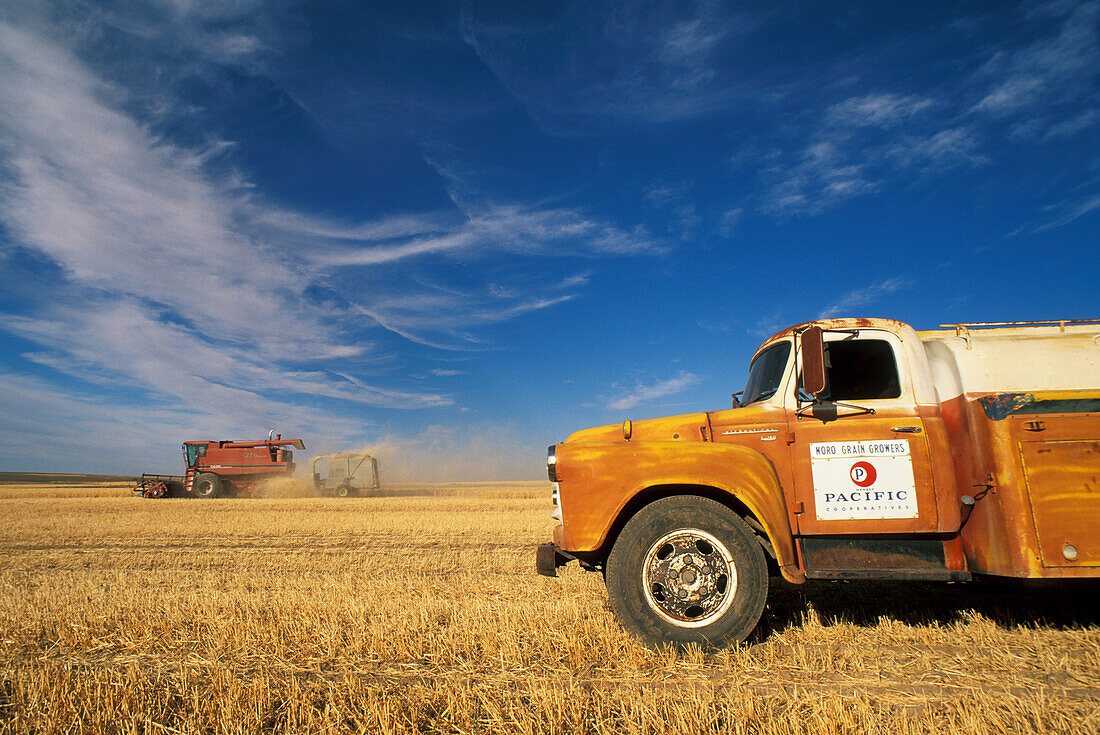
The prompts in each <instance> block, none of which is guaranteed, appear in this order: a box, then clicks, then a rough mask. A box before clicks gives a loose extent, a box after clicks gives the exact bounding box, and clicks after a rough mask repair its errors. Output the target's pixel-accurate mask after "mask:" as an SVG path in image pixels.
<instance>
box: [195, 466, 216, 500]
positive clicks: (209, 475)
mask: <svg viewBox="0 0 1100 735" xmlns="http://www.w3.org/2000/svg"><path fill="white" fill-rule="evenodd" d="M191 494H192V495H194V496H195V497H196V498H216V497H218V496H219V495H221V494H222V478H220V477H218V476H217V475H215V474H214V473H213V472H203V473H202V474H200V475H199V476H198V477H196V478H195V482H194V484H192V485H191Z"/></svg>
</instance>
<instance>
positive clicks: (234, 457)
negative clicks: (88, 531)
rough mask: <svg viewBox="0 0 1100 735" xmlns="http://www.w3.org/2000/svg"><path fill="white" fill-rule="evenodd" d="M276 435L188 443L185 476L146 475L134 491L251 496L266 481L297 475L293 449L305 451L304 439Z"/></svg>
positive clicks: (143, 493)
mask: <svg viewBox="0 0 1100 735" xmlns="http://www.w3.org/2000/svg"><path fill="white" fill-rule="evenodd" d="M272 434H274V432H271V433H270V434H268V437H267V439H265V440H260V441H188V442H184V443H183V461H184V465H185V467H186V471H185V474H183V475H151V474H144V475H142V476H141V479H139V480H135V481H134V492H135V493H139V494H140V495H141V496H142V497H146V498H163V497H165V496H167V495H176V496H180V495H184V496H193V497H197V498H214V497H217V496H219V495H225V494H229V493H234V494H237V495H251V494H253V493H254V492H255V491H256V489H257V488H258V487H259V486H260V484H261V483H262V482H263V481H264V480H267V479H270V478H272V477H281V476H285V475H290V474H291V473H293V472H294V452H292V451H291V450H290V449H289V447H294V448H295V449H305V444H303V443H302V440H301V439H283V437H282V434H275V435H274V437H273V436H272Z"/></svg>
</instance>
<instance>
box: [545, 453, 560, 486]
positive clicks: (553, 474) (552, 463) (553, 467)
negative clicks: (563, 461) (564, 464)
mask: <svg viewBox="0 0 1100 735" xmlns="http://www.w3.org/2000/svg"><path fill="white" fill-rule="evenodd" d="M557 448H558V445H557V444H552V445H551V446H550V448H549V449H547V450H546V474H547V475H548V476H549V477H550V482H557V481H558V458H557V455H556V454H555V450H557Z"/></svg>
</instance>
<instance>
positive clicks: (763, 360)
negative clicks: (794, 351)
mask: <svg viewBox="0 0 1100 735" xmlns="http://www.w3.org/2000/svg"><path fill="white" fill-rule="evenodd" d="M790 354H791V343H790V342H777V343H776V344H774V345H772V346H771V347H769V348H768V349H766V350H764V351H763V352H761V353H760V354H759V355H757V356H756V359H755V360H753V361H752V364H751V365H749V380H748V382H747V383H745V395H744V396H742V398H741V404H742V405H748V404H750V403H755V402H756V401H763V400H766V399H768V398H771V397H772V396H773V395H775V392H776V391H777V390H779V381H781V380H783V370H784V369H785V368H786V367H787V358H788V357H789V356H790Z"/></svg>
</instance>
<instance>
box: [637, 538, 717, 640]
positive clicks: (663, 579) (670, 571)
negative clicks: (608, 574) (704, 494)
mask: <svg viewBox="0 0 1100 735" xmlns="http://www.w3.org/2000/svg"><path fill="white" fill-rule="evenodd" d="M642 586H643V589H644V590H645V596H646V601H647V602H648V603H649V605H650V607H651V608H653V610H654V611H655V612H656V613H657V614H658V615H660V616H661V617H662V618H664V619H665V620H667V621H668V622H670V623H672V624H673V625H677V626H680V627H683V628H698V627H701V626H704V625H708V624H710V623H712V622H714V621H715V620H717V619H718V618H720V617H721V616H722V615H723V614H724V613H725V612H726V611H727V610H728V609H729V606H730V605H731V604H732V603H733V597H734V592H735V590H736V587H737V570H736V568H735V567H734V565H733V556H732V555H731V554H730V552H729V550H728V549H727V548H726V547H725V545H724V544H722V542H721V541H719V540H718V539H717V538H715V537H714V536H713V535H711V534H709V533H707V532H706V531H700V530H698V529H695V528H690V529H679V530H676V531H673V532H672V533H668V534H665V535H664V536H662V537H661V538H659V539H657V541H655V542H654V543H653V545H652V546H650V547H649V550H648V551H647V552H646V554H645V559H644V560H643V563H642Z"/></svg>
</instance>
